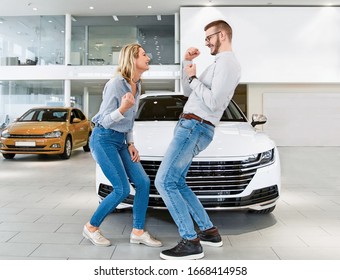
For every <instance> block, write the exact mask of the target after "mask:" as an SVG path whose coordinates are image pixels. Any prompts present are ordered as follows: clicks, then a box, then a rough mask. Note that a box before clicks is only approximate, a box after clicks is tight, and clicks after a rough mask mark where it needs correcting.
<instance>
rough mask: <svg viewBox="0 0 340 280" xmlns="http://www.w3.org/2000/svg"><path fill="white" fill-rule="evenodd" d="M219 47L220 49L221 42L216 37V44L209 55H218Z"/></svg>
mask: <svg viewBox="0 0 340 280" xmlns="http://www.w3.org/2000/svg"><path fill="white" fill-rule="evenodd" d="M220 47H221V41H220V38H219V37H217V40H216V43H215V45H214V48H213V49H212V50H211V51H210V54H211V55H216V54H218V51H219V50H220Z"/></svg>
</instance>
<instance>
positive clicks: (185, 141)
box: [155, 118, 214, 240]
mask: <svg viewBox="0 0 340 280" xmlns="http://www.w3.org/2000/svg"><path fill="white" fill-rule="evenodd" d="M213 136H214V127H213V126H210V125H208V124H205V123H201V122H198V121H196V120H187V119H183V118H182V119H180V120H179V121H178V123H177V126H176V128H175V130H174V137H173V139H172V141H171V143H170V145H169V147H168V150H167V152H166V153H165V156H164V159H163V161H162V163H161V165H160V167H159V169H158V172H157V175H156V179H155V185H156V188H157V190H158V192H159V193H160V195H161V196H162V198H163V201H164V203H165V204H166V206H167V208H168V210H169V212H170V214H171V216H172V218H173V219H174V221H175V223H176V225H177V227H178V231H179V234H180V236H181V237H182V238H183V239H189V240H191V239H195V238H196V237H197V233H196V231H195V228H194V223H193V220H194V221H195V222H196V224H197V226H198V227H199V229H200V230H206V229H209V228H211V227H213V224H212V222H211V221H210V218H209V216H208V214H207V212H206V211H205V209H204V208H203V206H202V204H201V202H200V201H199V199H198V198H197V196H196V195H195V194H194V193H193V191H192V190H191V189H190V188H189V187H188V185H187V184H186V180H185V177H186V175H187V173H188V170H189V167H190V165H191V162H192V159H193V158H194V156H196V155H197V154H198V153H200V152H201V151H203V150H204V149H205V148H206V147H207V146H208V145H209V144H210V142H211V141H212V139H213Z"/></svg>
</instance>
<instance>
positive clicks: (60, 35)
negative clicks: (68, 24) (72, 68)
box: [0, 16, 65, 66]
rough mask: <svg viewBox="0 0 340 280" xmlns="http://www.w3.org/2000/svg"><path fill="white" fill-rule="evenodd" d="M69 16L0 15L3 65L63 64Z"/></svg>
mask: <svg viewBox="0 0 340 280" xmlns="http://www.w3.org/2000/svg"><path fill="white" fill-rule="evenodd" d="M64 57H65V16H22V17H15V16H13V17H1V18H0V65H2V66H4V65H49V64H63V63H64Z"/></svg>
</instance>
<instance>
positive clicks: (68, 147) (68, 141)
mask: <svg viewBox="0 0 340 280" xmlns="http://www.w3.org/2000/svg"><path fill="white" fill-rule="evenodd" d="M71 153H72V140H71V137H70V136H67V138H66V141H65V146H64V152H63V153H62V154H61V155H60V158H61V159H69V158H70V156H71Z"/></svg>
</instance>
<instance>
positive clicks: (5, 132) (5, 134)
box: [1, 129, 11, 138]
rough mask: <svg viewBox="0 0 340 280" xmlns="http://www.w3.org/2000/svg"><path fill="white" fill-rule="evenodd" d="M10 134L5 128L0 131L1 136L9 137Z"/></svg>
mask: <svg viewBox="0 0 340 280" xmlns="http://www.w3.org/2000/svg"><path fill="white" fill-rule="evenodd" d="M10 136H11V134H10V133H9V132H8V130H7V129H6V130H4V131H3V132H2V133H1V137H3V138H8V137H10Z"/></svg>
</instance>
